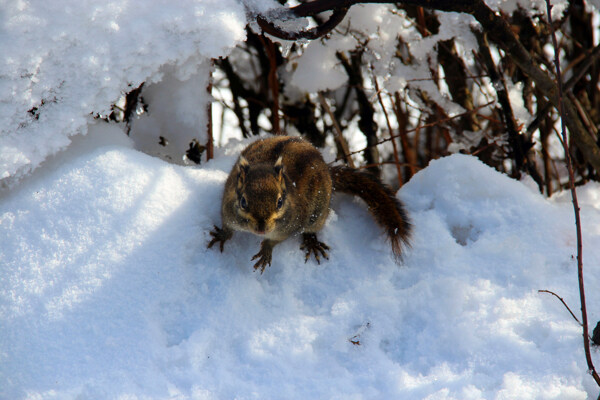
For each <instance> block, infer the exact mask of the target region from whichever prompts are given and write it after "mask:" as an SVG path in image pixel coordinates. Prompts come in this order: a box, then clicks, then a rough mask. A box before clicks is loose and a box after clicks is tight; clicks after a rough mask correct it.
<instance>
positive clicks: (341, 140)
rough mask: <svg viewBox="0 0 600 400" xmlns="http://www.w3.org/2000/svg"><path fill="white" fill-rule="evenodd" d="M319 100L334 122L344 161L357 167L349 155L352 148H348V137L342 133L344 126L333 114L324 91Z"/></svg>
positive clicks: (335, 134)
mask: <svg viewBox="0 0 600 400" xmlns="http://www.w3.org/2000/svg"><path fill="white" fill-rule="evenodd" d="M319 102H320V103H321V107H323V109H324V110H325V112H326V113H327V114H328V115H329V118H331V122H332V124H333V132H334V135H333V136H334V137H335V140H336V142H337V143H338V145H339V146H340V149H341V150H342V153H343V155H342V157H343V159H344V161H345V162H346V163H347V164H348V166H349V167H351V168H356V167H355V166H354V161H353V160H352V157H350V156H349V154H350V150H349V149H348V143H347V142H346V139H344V135H343V134H342V128H341V127H340V124H339V123H338V121H337V119H336V118H335V115H333V112H332V111H331V108H330V107H329V104H327V101H326V100H325V96H323V93H322V92H319Z"/></svg>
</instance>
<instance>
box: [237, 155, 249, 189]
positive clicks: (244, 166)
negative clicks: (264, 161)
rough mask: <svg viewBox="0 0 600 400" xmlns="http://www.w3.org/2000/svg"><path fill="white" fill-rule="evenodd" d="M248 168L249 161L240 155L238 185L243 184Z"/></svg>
mask: <svg viewBox="0 0 600 400" xmlns="http://www.w3.org/2000/svg"><path fill="white" fill-rule="evenodd" d="M249 168H250V163H248V160H246V158H245V157H244V156H240V160H239V161H238V187H240V186H242V185H243V184H244V181H245V180H246V175H247V174H248V169H249Z"/></svg>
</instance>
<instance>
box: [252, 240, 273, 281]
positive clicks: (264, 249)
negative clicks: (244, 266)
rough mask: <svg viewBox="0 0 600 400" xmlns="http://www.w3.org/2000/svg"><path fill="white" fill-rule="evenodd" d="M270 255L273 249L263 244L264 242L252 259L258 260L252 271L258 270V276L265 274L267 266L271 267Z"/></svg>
mask: <svg viewBox="0 0 600 400" xmlns="http://www.w3.org/2000/svg"><path fill="white" fill-rule="evenodd" d="M272 255H273V247H272V246H271V245H268V244H265V242H263V243H261V245H260V251H259V252H258V253H256V254H255V255H254V256H253V257H252V261H254V260H256V259H258V261H257V262H256V264H254V270H255V271H256V270H259V269H260V274H261V275H262V273H263V272H265V268H266V267H267V265H268V266H271V259H272Z"/></svg>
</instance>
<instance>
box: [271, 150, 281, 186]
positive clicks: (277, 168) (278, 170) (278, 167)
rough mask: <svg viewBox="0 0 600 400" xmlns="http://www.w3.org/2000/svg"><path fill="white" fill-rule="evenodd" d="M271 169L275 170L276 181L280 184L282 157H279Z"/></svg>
mask: <svg viewBox="0 0 600 400" xmlns="http://www.w3.org/2000/svg"><path fill="white" fill-rule="evenodd" d="M273 168H274V169H275V175H276V176H277V179H278V180H279V182H281V181H282V180H283V156H279V158H278V159H277V161H275V165H274V166H273Z"/></svg>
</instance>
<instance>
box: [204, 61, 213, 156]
mask: <svg viewBox="0 0 600 400" xmlns="http://www.w3.org/2000/svg"><path fill="white" fill-rule="evenodd" d="M213 67H214V61H213V60H211V61H210V72H209V73H208V85H206V91H207V92H208V97H209V100H208V104H207V105H206V118H207V121H206V137H207V139H206V161H210V160H212V159H213V157H214V141H213V120H212V109H213V108H212V88H213V83H212V71H213Z"/></svg>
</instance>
